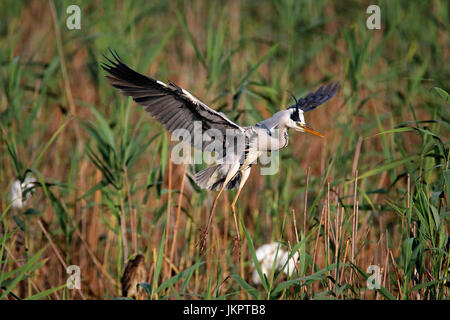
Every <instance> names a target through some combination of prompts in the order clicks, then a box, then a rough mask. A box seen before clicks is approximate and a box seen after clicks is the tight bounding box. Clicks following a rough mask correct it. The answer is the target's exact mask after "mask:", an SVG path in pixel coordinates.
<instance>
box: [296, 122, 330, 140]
mask: <svg viewBox="0 0 450 320" xmlns="http://www.w3.org/2000/svg"><path fill="white" fill-rule="evenodd" d="M299 126H300V128H302V130H303V131H304V132H308V133H311V134H313V135H315V136H318V137H321V138H323V137H324V136H323V134H321V133H320V132H317V131H316V130H314V129H312V128H310V127H308V126H306V125H304V124H299Z"/></svg>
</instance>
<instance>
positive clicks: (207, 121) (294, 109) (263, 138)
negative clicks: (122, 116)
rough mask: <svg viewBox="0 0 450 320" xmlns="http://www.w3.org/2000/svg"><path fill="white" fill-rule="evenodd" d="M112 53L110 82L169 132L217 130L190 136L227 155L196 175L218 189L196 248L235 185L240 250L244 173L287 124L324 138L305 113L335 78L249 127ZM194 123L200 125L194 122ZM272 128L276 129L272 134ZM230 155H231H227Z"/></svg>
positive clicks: (276, 145) (280, 139)
mask: <svg viewBox="0 0 450 320" xmlns="http://www.w3.org/2000/svg"><path fill="white" fill-rule="evenodd" d="M111 53H112V56H113V59H109V58H107V57H105V58H106V60H107V61H108V62H105V63H103V64H102V68H103V69H104V70H105V71H106V72H107V73H108V75H107V76H106V77H107V78H108V80H109V81H110V83H111V84H112V85H113V86H114V87H115V88H117V89H119V90H120V92H121V93H122V94H124V95H125V96H131V97H132V98H133V100H134V101H135V102H136V103H138V104H140V105H142V106H143V107H144V108H145V110H146V111H147V112H148V113H149V114H150V115H151V116H152V117H153V118H155V119H156V120H158V121H159V122H160V123H161V124H162V125H163V126H164V127H165V128H166V129H167V130H168V131H169V132H172V133H174V132H176V130H180V129H183V130H185V131H187V132H188V133H190V135H191V137H195V136H196V135H198V134H199V132H197V131H198V130H201V132H200V134H202V132H203V131H206V133H203V136H205V135H206V138H208V134H209V133H208V130H210V131H214V132H216V133H217V132H218V133H221V134H222V135H217V134H209V135H210V137H209V138H210V139H202V140H201V141H200V142H199V141H196V140H195V139H190V143H191V144H192V145H193V146H194V148H197V149H200V150H202V151H205V150H207V149H208V146H210V145H211V143H212V142H215V143H219V144H221V145H223V146H224V148H223V152H222V154H221V155H222V159H224V158H227V159H228V160H229V161H226V162H223V163H219V164H216V165H214V166H211V167H208V168H206V169H204V170H202V171H200V172H197V173H196V174H195V182H196V183H197V184H198V186H199V187H201V188H203V189H210V190H218V193H217V195H216V197H215V199H214V201H213V204H212V207H211V211H210V213H209V217H208V221H207V224H206V227H205V229H204V230H203V232H202V235H201V238H200V242H199V245H200V250H201V251H203V249H204V248H205V244H206V237H207V234H208V230H209V227H210V225H211V221H212V219H213V216H214V210H215V208H216V205H217V201H218V199H219V197H220V195H221V194H222V192H223V191H224V190H225V189H227V190H230V189H235V188H237V192H236V195H235V197H234V199H233V201H232V203H231V211H232V212H233V218H234V227H235V230H236V236H235V238H234V240H235V242H234V247H233V248H234V249H238V252H239V251H240V250H239V248H240V234H239V226H238V220H237V216H236V202H237V200H238V197H239V194H240V193H241V190H242V188H243V187H244V184H245V183H246V181H247V179H248V177H249V174H250V170H251V167H252V165H253V164H254V163H255V162H256V161H257V160H258V158H259V157H260V156H261V154H262V153H263V152H271V151H275V150H280V149H283V148H285V147H286V146H287V145H288V139H289V135H288V129H294V130H296V131H299V132H306V133H310V134H313V135H316V136H320V137H323V136H322V135H321V134H320V133H319V132H317V131H315V130H313V129H312V128H310V127H309V126H307V124H306V122H305V117H304V113H305V112H308V111H311V110H313V109H315V108H316V107H317V106H319V105H321V104H323V103H325V102H327V101H328V100H330V99H331V98H332V97H333V96H334V94H335V93H336V91H337V89H338V87H339V82H337V83H336V84H334V83H333V82H332V83H330V84H329V85H328V86H326V87H325V86H321V87H320V88H319V89H318V90H317V91H315V92H311V93H309V94H308V95H307V96H306V97H304V98H300V99H299V100H297V99H295V97H294V100H295V104H294V105H291V106H289V107H288V108H287V109H285V110H281V111H279V112H277V113H275V114H274V115H273V116H272V117H270V118H269V119H266V120H264V121H261V122H259V123H257V124H255V125H253V126H248V127H242V126H239V125H238V124H236V123H234V122H233V121H231V120H230V119H228V118H227V116H226V115H225V114H223V113H221V112H218V111H215V110H214V109H212V108H210V107H208V106H207V105H206V104H204V103H203V102H201V101H200V100H199V99H197V98H196V97H194V96H193V95H192V94H190V93H189V92H187V91H186V90H184V89H182V88H180V87H179V86H177V85H176V84H174V83H172V82H169V83H168V84H166V83H164V82H162V81H159V80H156V79H153V78H151V77H147V76H145V75H142V74H140V73H138V72H136V71H134V70H133V69H131V68H130V67H128V66H127V65H126V64H125V63H123V62H122V61H121V59H120V57H119V56H118V55H117V54H116V53H114V52H111ZM195 122H198V123H200V124H201V125H200V126H195V125H194V123H195ZM275 130H277V133H278V134H274V132H275ZM230 135H231V136H234V137H237V138H241V140H242V141H244V148H243V149H242V152H240V153H238V154H237V152H236V151H235V150H236V148H235V147H234V146H230V143H228V140H227V136H230ZM230 154H232V155H233V156H231V157H230ZM230 159H231V160H230Z"/></svg>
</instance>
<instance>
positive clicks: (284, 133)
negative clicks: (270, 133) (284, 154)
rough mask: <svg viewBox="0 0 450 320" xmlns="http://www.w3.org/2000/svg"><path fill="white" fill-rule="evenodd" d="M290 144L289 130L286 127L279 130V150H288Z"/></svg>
mask: <svg viewBox="0 0 450 320" xmlns="http://www.w3.org/2000/svg"><path fill="white" fill-rule="evenodd" d="M288 143H289V134H288V129H287V128H286V127H284V126H283V127H280V128H279V136H278V146H279V147H278V148H279V149H283V148H286V147H287V145H288Z"/></svg>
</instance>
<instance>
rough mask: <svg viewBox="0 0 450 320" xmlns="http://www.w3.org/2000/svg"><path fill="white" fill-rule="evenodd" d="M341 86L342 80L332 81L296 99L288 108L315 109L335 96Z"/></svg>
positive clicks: (304, 110) (305, 110)
mask: <svg viewBox="0 0 450 320" xmlns="http://www.w3.org/2000/svg"><path fill="white" fill-rule="evenodd" d="M339 87H340V81H337V82H330V83H329V84H328V85H321V86H320V87H319V89H317V90H316V91H312V92H310V93H309V94H307V95H306V96H305V97H304V98H300V99H298V101H297V100H296V104H295V105H292V106H290V107H289V108H288V109H291V108H299V109H300V110H302V111H303V112H308V111H311V110H314V109H315V108H317V107H318V106H319V105H321V104H323V103H325V102H327V101H328V100H330V99H331V98H333V96H334V95H335V94H336V92H337V90H338V89H339ZM294 100H295V99H294Z"/></svg>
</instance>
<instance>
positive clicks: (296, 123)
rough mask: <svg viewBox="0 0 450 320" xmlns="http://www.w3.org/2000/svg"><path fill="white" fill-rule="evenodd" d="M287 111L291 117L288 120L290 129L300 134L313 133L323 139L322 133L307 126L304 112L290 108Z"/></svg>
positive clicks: (287, 123)
mask: <svg viewBox="0 0 450 320" xmlns="http://www.w3.org/2000/svg"><path fill="white" fill-rule="evenodd" d="M286 111H287V115H288V116H289V118H288V119H286V126H287V127H288V128H292V129H294V130H296V131H300V132H307V133H311V134H313V135H315V136H318V137H321V138H323V135H322V134H321V133H320V132H317V131H316V130H314V129H312V128H311V127H309V126H308V125H307V124H306V122H305V116H304V114H303V110H301V109H299V108H289V109H287V110H286Z"/></svg>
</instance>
